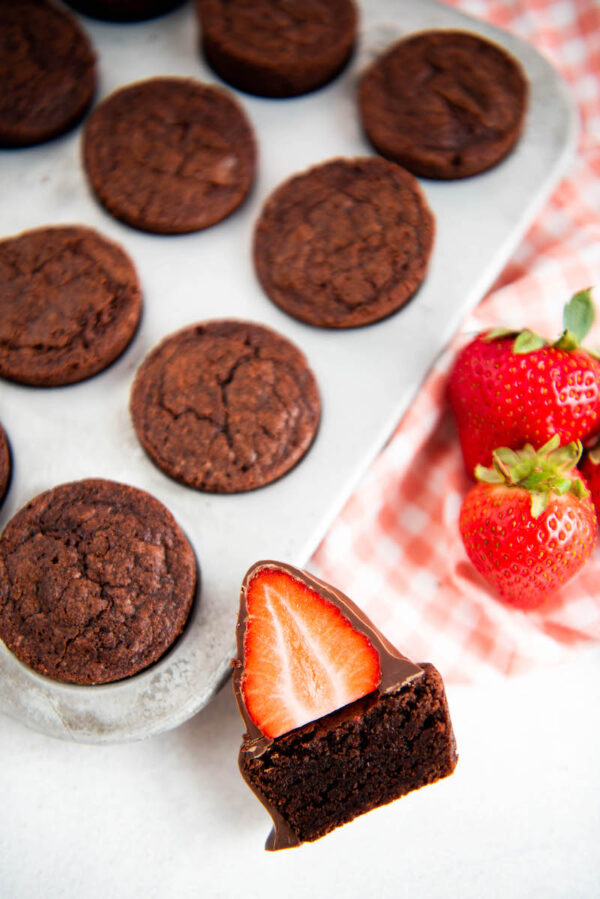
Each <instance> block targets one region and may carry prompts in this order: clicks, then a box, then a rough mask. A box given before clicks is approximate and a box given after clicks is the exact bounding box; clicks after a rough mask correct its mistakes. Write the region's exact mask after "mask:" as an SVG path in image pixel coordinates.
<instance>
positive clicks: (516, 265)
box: [309, 0, 600, 682]
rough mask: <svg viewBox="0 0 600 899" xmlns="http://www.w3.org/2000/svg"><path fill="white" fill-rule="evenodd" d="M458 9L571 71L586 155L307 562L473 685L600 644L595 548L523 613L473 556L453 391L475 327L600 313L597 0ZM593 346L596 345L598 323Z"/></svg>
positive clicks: (383, 624) (487, 3) (555, 324)
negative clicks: (587, 299) (585, 308)
mask: <svg viewBox="0 0 600 899" xmlns="http://www.w3.org/2000/svg"><path fill="white" fill-rule="evenodd" d="M451 5H453V6H456V7H458V8H460V9H461V10H462V11H464V12H467V13H471V14H472V15H475V16H478V17H479V18H482V19H486V20H487V21H489V22H493V23H494V24H496V25H499V26H500V27H502V28H505V29H507V30H509V31H513V32H514V33H516V34H518V35H519V36H521V37H523V38H525V39H526V40H527V41H529V42H530V43H531V44H533V45H534V46H535V47H536V48H537V49H538V50H540V51H541V52H542V53H543V54H545V55H546V57H547V58H549V59H550V61H551V62H552V63H553V64H554V66H555V67H556V68H557V69H558V70H559V71H561V72H562V74H563V75H564V76H565V78H566V79H567V81H568V82H569V84H570V86H571V89H572V93H573V97H574V99H575V101H576V103H577V105H578V108H579V113H580V118H581V136H580V142H579V148H578V155H577V159H576V162H575V163H574V165H573V167H572V169H571V170H570V173H569V175H568V177H567V178H565V180H564V181H563V182H562V183H561V185H560V186H559V188H558V190H557V191H556V192H555V194H554V195H553V197H552V199H551V201H550V202H549V203H548V204H547V205H546V207H545V209H544V210H543V212H542V213H541V214H540V216H539V218H538V220H537V221H536V222H535V224H534V226H533V227H532V228H531V230H530V231H529V233H528V234H527V236H526V238H525V239H524V241H523V242H522V244H521V246H520V247H519V248H518V250H517V252H516V253H515V255H514V256H513V258H512V259H511V261H510V262H509V264H508V265H507V266H506V268H505V270H504V271H503V272H502V274H501V276H500V278H499V279H498V281H497V282H496V284H495V286H494V288H493V290H492V292H491V293H490V294H489V295H488V296H487V297H486V298H485V299H484V300H483V301H482V302H481V304H480V305H479V307H478V308H477V309H476V310H475V312H474V313H472V314H471V315H469V316H468V317H467V318H466V319H465V321H464V322H463V325H462V327H461V330H460V333H459V334H458V335H457V337H456V338H455V340H454V341H453V343H452V345H451V347H450V348H449V349H448V350H447V351H446V352H445V353H444V354H443V356H442V357H441V358H439V359H438V360H437V361H436V363H435V365H434V368H433V370H432V371H431V373H430V374H429V376H428V378H427V380H426V382H425V383H424V385H423V387H422V388H421V390H420V393H419V394H418V396H417V398H416V399H415V401H414V402H413V404H412V406H411V408H410V410H409V411H408V412H407V414H406V415H405V416H404V418H403V419H402V421H401V422H400V424H399V426H398V428H397V430H396V431H395V433H394V435H393V437H392V439H391V440H390V442H389V443H388V444H387V446H386V447H385V449H384V450H383V451H382V453H381V454H380V455H379V457H378V458H377V460H376V461H375V463H374V464H373V465H372V467H371V469H370V471H369V472H368V474H367V476H366V478H364V480H363V482H362V483H361V485H360V487H359V488H358V489H357V490H356V492H355V493H354V494H353V496H352V497H351V498H350V500H349V501H348V502H347V504H346V506H345V508H344V509H343V511H342V512H341V513H340V515H339V516H338V518H337V519H336V521H335V523H334V524H333V526H332V527H331V529H330V531H329V533H328V534H327V536H326V538H325V539H324V541H323V542H322V544H321V546H320V547H319V549H318V550H317V552H316V553H315V555H314V556H313V558H312V560H311V563H310V566H309V567H310V568H311V569H312V570H314V571H316V572H317V573H318V574H319V575H320V576H321V577H322V578H324V579H325V580H327V581H329V582H330V583H333V584H335V585H336V586H337V587H339V588H340V589H342V590H344V591H345V592H346V593H348V595H349V596H351V597H352V598H353V599H354V600H355V602H357V603H358V604H359V605H361V606H362V608H363V609H364V610H365V611H366V612H367V614H368V615H370V616H371V618H373V620H374V621H375V622H376V624H377V625H378V626H379V627H380V628H381V630H382V631H384V633H385V634H386V635H387V636H388V637H389V639H391V640H392V642H394V643H396V645H397V646H398V647H399V649H401V650H402V651H403V652H405V653H406V654H407V655H409V656H411V657H412V658H414V659H416V660H423V661H432V662H433V663H434V664H435V665H436V666H437V667H438V668H439V669H440V671H441V672H442V674H443V675H444V677H445V678H446V679H447V680H449V681H451V682H452V681H454V682H456V681H463V682H464V681H472V680H475V679H477V680H480V679H481V678H482V677H483V676H486V675H487V676H489V675H493V674H496V675H497V674H498V673H500V674H511V673H514V672H518V671H524V670H526V669H528V668H531V667H533V666H536V665H540V664H547V663H551V662H557V661H559V660H561V659H563V658H564V657H566V656H567V655H568V654H569V653H572V652H574V651H577V650H578V649H579V648H580V647H581V646H583V645H586V644H587V645H590V644H592V643H593V641H598V640H600V547H599V546H597V547H596V549H595V551H594V555H593V556H592V559H591V560H590V562H589V563H588V564H587V566H586V567H585V568H584V569H583V571H582V572H581V573H580V574H579V575H577V577H576V578H575V579H574V580H573V581H571V582H570V583H569V584H567V585H566V586H565V587H563V588H562V590H560V591H559V592H558V593H557V594H556V596H555V597H554V598H553V599H552V600H549V601H547V603H546V604H545V605H544V606H543V608H542V609H540V610H537V611H535V612H527V613H525V612H521V611H519V610H515V609H512V608H510V607H508V606H506V605H503V604H502V603H501V602H500V601H498V600H497V599H495V598H494V596H493V595H492V593H491V591H490V590H489V589H488V587H487V585H486V583H485V582H484V580H483V579H482V578H481V577H480V576H479V575H478V574H477V572H476V571H475V569H474V567H473V566H472V564H471V563H470V562H469V560H468V558H467V556H466V553H465V551H464V548H463V545H462V541H461V539H460V536H459V532H458V513H459V509H460V505H461V502H462V499H463V497H464V495H465V493H466V491H467V490H468V488H469V486H470V483H469V482H468V481H467V479H466V476H465V475H464V472H463V467H462V458H461V455H460V450H459V446H458V440H457V435H456V429H455V426H454V422H453V419H452V415H451V413H450V411H449V409H448V405H447V401H446V396H445V390H446V383H447V377H448V371H449V368H450V366H451V364H452V361H453V359H454V357H455V355H456V352H457V349H458V348H459V347H461V346H462V345H464V343H466V342H467V341H468V340H469V339H471V337H472V336H474V334H475V333H476V332H477V331H481V330H483V329H485V328H489V327H491V326H495V325H500V324H503V325H508V326H511V327H515V328H520V327H524V326H527V327H529V328H532V329H534V330H537V331H540V332H541V333H543V334H545V335H547V336H548V337H555V336H558V333H559V331H560V329H561V327H562V307H563V305H564V303H565V302H566V300H567V299H569V297H570V296H571V295H572V294H573V293H575V292H576V291H577V290H580V289H581V288H583V287H589V286H591V285H596V290H595V295H594V296H595V301H596V305H597V308H598V310H599V313H600V5H599V3H598V2H597V0H555V2H552V0H452V2H451ZM599 318H600V314H599ZM587 343H588V345H590V346H597V345H599V344H600V323H597V324H596V325H595V326H594V330H593V332H592V334H591V335H590V336H589V337H588V338H587Z"/></svg>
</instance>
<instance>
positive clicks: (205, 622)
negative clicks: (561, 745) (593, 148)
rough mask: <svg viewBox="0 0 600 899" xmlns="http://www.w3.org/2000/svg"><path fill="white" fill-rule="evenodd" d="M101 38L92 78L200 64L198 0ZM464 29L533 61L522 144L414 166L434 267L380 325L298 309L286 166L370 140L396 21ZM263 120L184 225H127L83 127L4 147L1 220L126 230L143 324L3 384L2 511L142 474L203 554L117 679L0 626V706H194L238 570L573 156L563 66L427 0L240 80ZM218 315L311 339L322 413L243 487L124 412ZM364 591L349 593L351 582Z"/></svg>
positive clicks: (287, 547) (155, 713) (318, 484)
mask: <svg viewBox="0 0 600 899" xmlns="http://www.w3.org/2000/svg"><path fill="white" fill-rule="evenodd" d="M82 22H83V24H84V27H85V28H86V30H87V31H88V33H89V35H90V37H91V39H92V41H93V43H94V45H95V47H96V50H97V53H98V57H99V74H100V79H99V97H102V96H104V95H106V94H107V93H109V92H110V91H111V90H113V89H115V88H116V87H118V86H120V85H123V84H126V83H128V82H130V81H134V80H137V79H140V78H144V77H150V76H153V75H156V74H172V75H185V76H190V77H196V78H200V79H202V80H206V81H209V82H215V81H217V79H216V76H214V75H213V73H212V72H211V71H210V69H209V68H208V67H207V66H206V65H205V63H204V62H203V60H202V59H201V57H200V55H199V53H198V36H197V28H196V25H195V22H194V16H193V9H192V8H191V5H188V6H186V7H184V8H181V9H179V10H177V11H175V12H173V13H171V14H169V15H167V16H164V17H163V18H161V19H156V20H155V21H153V22H147V23H142V24H138V25H129V26H119V25H109V24H104V23H100V22H93V21H92V20H90V19H82ZM437 27H452V28H457V27H458V28H465V29H468V30H472V31H474V32H476V33H478V34H481V35H483V36H485V37H489V38H491V39H492V40H496V41H498V42H499V43H500V44H502V45H503V46H504V47H505V48H506V49H508V51H509V52H511V53H512V54H513V55H514V56H516V58H517V59H518V60H520V62H521V64H522V65H523V67H524V68H525V70H526V73H527V75H528V77H529V80H530V84H531V97H530V107H529V112H528V116H527V121H526V127H525V130H524V133H523V136H522V138H521V140H520V142H519V144H518V145H517V147H516V149H515V151H514V152H513V153H512V154H511V155H510V156H509V157H508V158H507V159H506V160H505V161H504V162H502V163H501V164H500V165H498V166H497V167H496V168H494V169H492V170H490V171H489V172H486V173H484V174H482V175H479V176H476V177H474V178H471V179H467V180H464V181H457V182H434V181H425V180H423V181H422V182H421V183H422V186H423V188H424V190H425V193H426V196H427V198H428V201H429V204H430V206H431V208H432V210H433V212H434V214H435V216H436V221H437V233H436V241H435V246H434V251H433V256H432V260H431V264H430V268H429V273H428V275H427V277H426V280H425V283H424V284H423V286H422V287H421V289H420V290H419V292H418V293H417V295H416V296H415V298H414V299H413V300H412V301H411V302H410V303H409V304H408V305H407V306H406V307H405V308H404V309H402V310H400V312H398V313H397V314H395V315H394V316H392V317H391V318H388V319H386V320H385V321H382V322H379V323H377V324H374V325H370V326H368V327H365V328H357V329H354V330H350V331H342V332H331V331H327V330H321V329H317V328H312V327H310V326H308V325H303V324H301V323H300V322H297V321H295V320H294V319H291V318H289V317H288V316H286V315H285V314H284V313H283V312H281V311H280V310H279V309H278V308H277V307H275V306H274V305H273V304H272V303H271V302H270V301H269V300H268V299H267V297H266V296H265V295H264V293H263V292H262V290H261V289H260V287H259V284H258V282H257V279H256V277H255V274H254V271H253V267H252V259H251V241H252V230H253V225H254V222H255V220H256V218H257V216H258V214H259V211H260V208H261V206H262V203H263V202H264V200H265V198H266V196H267V195H268V194H269V193H270V192H271V191H272V190H273V189H274V188H275V187H276V186H277V185H278V184H279V183H280V182H281V181H282V180H283V179H284V178H286V177H288V176H289V175H291V174H293V173H296V172H299V171H302V170H304V169H306V168H307V167H309V166H310V165H313V164H315V163H317V162H319V161H322V160H325V159H329V158H332V157H334V156H338V155H345V156H354V155H364V154H370V153H371V152H372V150H371V148H370V147H369V145H368V143H367V141H366V139H365V137H364V136H363V134H362V132H361V128H360V122H359V118H358V114H357V110H356V103H355V88H356V81H357V76H358V73H359V72H360V71H361V70H362V68H363V67H364V65H365V64H366V63H368V62H369V61H370V60H371V59H372V58H373V56H374V54H375V53H377V52H379V51H380V50H381V49H383V47H384V46H386V45H388V44H389V43H391V42H392V41H393V40H395V39H397V38H399V37H401V36H402V35H404V34H408V33H409V32H412V31H416V30H419V29H424V28H437ZM236 96H237V98H238V99H239V100H240V102H241V103H242V105H243V106H244V108H245V110H246V112H247V113H248V116H249V118H250V120H251V121H252V123H253V125H254V128H255V130H256V134H257V138H258V144H259V165H258V177H257V180H256V183H255V186H254V189H253V191H252V193H251V195H250V197H249V199H248V200H247V201H246V203H245V204H244V205H243V207H241V209H239V210H238V211H237V212H235V213H234V214H233V215H232V216H231V217H230V218H228V219H226V220H224V221H223V222H221V223H220V224H218V225H215V226H214V227H212V228H210V229H208V230H206V231H202V232H198V233H196V234H190V235H185V236H178V237H157V236H153V235H150V234H143V233H141V232H136V231H133V230H130V229H129V228H127V227H126V226H125V225H122V224H120V223H119V222H117V221H115V220H113V219H112V218H110V216H109V215H108V214H107V213H105V212H104V211H103V210H102V208H101V207H100V206H99V205H98V204H97V203H96V201H95V200H94V198H93V196H92V194H91V192H90V190H89V188H88V185H87V183H86V179H85V175H84V172H83V169H82V166H81V164H80V139H81V129H77V130H75V131H74V132H72V133H71V134H69V135H66V136H64V137H62V138H58V139H56V140H54V141H52V142H50V143H48V144H45V145H41V146H39V147H33V148H29V149H25V150H19V151H3V152H2V153H1V154H0V180H1V189H2V198H3V202H2V204H1V206H0V233H1V234H3V235H7V236H8V235H11V234H16V233H17V232H19V231H21V230H24V229H26V228H31V227H36V226H39V225H44V224H64V223H71V222H74V223H78V222H80V223H82V224H86V225H90V226H91V227H95V228H97V229H98V230H99V231H100V232H101V233H103V234H106V235H107V237H109V238H112V239H114V240H116V241H118V242H120V243H121V244H122V245H123V246H124V248H125V249H126V250H127V252H128V253H129V254H130V255H131V257H132V259H133V260H134V262H135V263H136V266H137V268H138V272H139V275H140V279H141V282H142V287H143V290H144V300H145V307H144V312H143V317H142V323H141V326H140V329H139V331H138V333H137V336H136V337H135V339H134V341H133V343H132V345H131V346H130V348H129V349H128V350H127V351H126V352H125V354H124V355H123V356H122V357H121V358H120V359H119V360H118V361H117V362H116V363H115V364H113V365H112V367H111V368H109V369H108V370H107V371H105V372H103V373H101V374H99V375H97V376H96V377H95V378H92V379H91V380H89V381H85V382H83V383H81V384H76V385H72V386H70V387H63V388H53V389H33V388H27V387H21V386H19V385H16V384H9V383H7V382H1V383H0V421H2V423H3V425H4V427H5V429H6V431H7V434H8V435H9V438H10V441H11V445H12V450H13V460H14V473H13V480H12V483H11V487H10V490H9V493H8V495H7V498H6V500H5V503H4V505H3V507H2V509H1V511H0V527H4V525H5V524H6V522H7V521H8V519H9V518H10V517H11V516H12V515H13V514H14V513H15V512H16V511H17V509H19V508H20V507H21V506H22V505H24V504H25V503H26V502H27V501H28V500H29V499H30V498H31V497H32V496H34V495H35V494H37V493H39V492H40V491H42V490H44V489H47V488H48V487H51V486H54V485H56V484H59V483H62V482H65V481H69V480H74V479H76V478H83V477H90V476H94V477H105V478H111V479H113V480H116V481H122V482H124V483H127V484H132V485H133V486H136V487H140V488H142V489H145V490H148V491H149V492H150V493H151V494H153V495H154V496H156V497H157V498H158V499H159V500H161V501H162V502H163V503H164V504H165V505H166V506H167V507H168V508H169V509H170V510H171V512H172V513H173V514H174V516H175V518H176V519H177V521H178V522H179V524H180V525H181V526H182V528H183V529H184V531H185V532H186V533H187V535H188V537H189V539H190V541H191V543H192V545H193V546H194V548H195V551H196V553H197V556H198V560H199V564H200V569H201V575H202V589H201V595H200V598H199V602H197V604H196V607H195V609H194V611H193V613H192V616H191V619H190V621H189V624H188V626H187V629H186V631H185V632H184V634H183V636H182V637H181V638H180V639H179V641H178V642H177V644H176V645H175V647H174V648H173V649H172V650H171V651H170V652H169V653H168V654H167V655H166V656H165V657H164V658H163V659H162V660H161V661H159V662H158V663H156V664H155V665H154V666H152V667H151V668H149V669H148V670H146V671H145V672H143V673H141V674H139V675H136V676H135V677H132V678H129V679H128V680H124V681H121V682H118V683H115V684H110V685H106V686H98V687H73V686H68V685H63V684H59V683H57V682H54V681H51V680H48V679H47V678H44V677H42V676H39V675H36V674H35V673H34V672H32V671H30V670H29V669H28V668H27V667H25V666H24V665H22V664H20V663H19V662H18V661H17V660H16V659H15V658H14V657H13V656H12V654H10V653H9V652H8V651H7V650H6V648H5V647H4V645H3V644H1V643H0V710H1V711H3V712H5V713H7V714H10V715H12V716H14V717H16V718H18V719H20V720H21V721H23V722H24V723H25V724H27V725H29V726H30V727H33V728H35V729H37V730H39V731H42V732H44V733H48V734H52V735H54V736H57V737H62V738H65V739H70V740H76V741H82V742H85V741H87V742H111V741H119V740H127V739H140V738H143V737H147V736H150V735H152V734H156V733H159V732H161V731H164V730H167V729H169V728H171V727H175V726H176V725H178V724H180V723H181V722H183V721H184V720H186V719H187V718H188V717H190V716H191V715H193V714H194V713H195V712H197V711H198V710H199V709H201V708H202V707H203V706H204V705H205V704H206V703H208V702H209V701H210V699H211V698H212V697H213V696H214V695H215V693H216V691H217V690H218V689H219V687H220V685H221V684H222V683H223V681H224V679H225V678H226V677H227V674H228V670H229V662H230V658H231V656H232V655H233V654H234V645H235V641H234V627H235V620H236V615H237V605H238V593H239V586H240V583H241V581H242V578H243V576H244V573H245V571H246V569H247V568H248V567H249V566H250V565H251V564H252V563H253V562H255V561H257V560H258V559H260V558H273V559H281V560H282V561H286V562H289V563H292V564H297V565H304V564H306V562H307V561H308V559H309V557H310V554H311V552H312V551H313V550H314V549H315V548H316V546H317V544H318V542H319V540H320V539H321V537H322V536H323V534H324V533H325V531H326V529H327V526H328V525H329V524H330V522H331V521H332V519H333V517H334V515H335V513H336V512H337V511H338V510H339V508H340V506H341V504H342V503H343V501H344V499H345V498H346V497H347V496H348V494H349V493H350V491H351V489H352V487H353V486H354V485H355V484H356V482H357V480H358V479H359V477H360V476H361V474H362V473H363V472H364V470H365V469H366V467H367V466H368V464H369V462H370V461H371V460H372V458H373V457H374V455H375V454H376V452H377V451H378V449H379V448H380V447H381V446H382V444H383V442H384V441H385V439H386V438H387V437H388V436H389V434H390V432H391V430H392V429H393V427H394V425H395V424H396V423H397V422H398V420H399V418H400V416H401V415H402V413H403V411H404V410H405V409H406V408H407V406H408V405H409V403H410V401H411V399H412V397H413V396H414V394H415V392H416V391H417V389H418V387H419V385H420V383H421V382H422V379H423V377H424V376H425V374H426V372H427V370H428V368H429V366H430V365H431V363H432V361H433V360H434V358H435V356H436V355H437V354H438V353H439V352H440V351H441V349H442V348H443V347H444V345H445V344H446V343H447V341H448V340H449V339H450V337H451V336H452V334H453V333H454V331H455V330H456V328H457V327H458V325H459V323H460V320H461V318H462V317H463V316H464V314H465V313H466V312H467V311H468V310H469V309H470V308H472V307H473V306H474V305H475V304H476V303H477V302H478V301H479V299H481V297H482V295H483V293H484V291H485V290H486V288H487V287H489V285H490V284H491V283H492V281H493V279H494V277H495V276H496V275H497V274H498V272H499V270H500V269H501V267H502V265H503V264H504V262H505V261H506V259H507V258H508V256H509V255H510V253H511V251H512V250H513V249H514V247H515V246H516V244H517V243H518V241H519V239H520V237H521V236H522V234H523V232H524V231H525V228H526V227H527V225H528V224H529V223H530V222H531V220H532V218H533V216H534V215H535V213H536V212H537V211H538V210H539V209H540V207H541V205H542V203H543V202H544V200H545V199H546V198H547V197H548V195H549V194H550V191H551V190H552V188H553V187H554V186H555V184H556V183H557V181H558V179H559V177H560V176H561V174H562V173H563V172H564V171H565V169H566V167H567V165H568V163H569V162H570V160H571V159H572V156H573V151H574V147H575V141H576V134H577V126H576V116H575V112H574V108H573V106H572V103H571V100H570V98H569V96H568V93H567V90H566V88H565V85H564V83H563V82H562V80H561V78H560V76H559V75H558V74H557V73H556V72H555V71H554V70H553V68H552V67H551V66H550V64H549V63H548V62H547V61H546V60H545V59H544V58H543V57H542V56H540V54H538V53H537V51H535V50H534V49H533V48H532V47H530V46H529V45H527V44H526V43H524V42H523V41H521V40H519V39H517V38H516V37H512V36H510V35H508V34H506V33H504V32H501V31H499V30H497V29H495V28H493V27H492V26H488V25H486V24H484V23H481V22H478V21H476V20H474V19H471V18H469V17H467V16H464V15H462V14H460V13H458V12H456V11H455V10H453V9H450V8H448V7H445V6H442V5H439V4H437V3H435V2H433V0H419V2H411V0H369V2H363V3H362V24H361V29H360V44H359V49H358V52H357V53H356V55H355V57H354V59H353V61H352V63H351V64H350V66H349V67H348V68H347V69H346V70H345V72H344V73H343V74H342V75H341V76H340V77H339V78H338V79H336V80H335V81H334V82H332V83H331V84H330V85H329V86H327V87H325V88H323V89H322V90H320V91H318V92H316V93H314V94H310V95H307V96H304V97H298V98H296V99H291V100H285V101H278V100H265V99H260V98H256V97H250V96H246V95H244V94H241V93H236ZM216 317H231V318H242V319H247V320H251V321H257V322H260V323H263V324H266V325H268V326H270V327H272V328H274V329H275V330H276V331H279V332H280V333H281V334H283V335H284V336H286V337H288V338H289V339H291V340H292V341H293V342H294V343H295V344H296V345H297V346H299V347H300V349H302V350H303V352H304V353H305V354H306V356H307V358H308V361H309V363H310V365H311V367H312V368H313V371H314V372H315V374H316V376H317V379H318V381H319V386H320V390H321V395H322V400H323V416H322V421H321V426H320V430H319V433H318V435H317V438H316V441H315V443H314V445H313V447H312V448H311V450H310V452H309V453H308V454H307V455H306V457H305V458H304V459H303V460H302V461H301V462H300V464H299V465H298V466H297V467H296V468H295V469H293V470H292V471H291V472H290V473H289V474H288V475H286V476H285V477H284V478H282V479H281V480H280V481H277V482H276V483H274V484H271V485H270V486H268V487H265V488H262V489H260V490H256V491H254V492H252V493H247V494H237V495H229V496H219V495H210V494H202V493H198V492H196V491H194V490H190V489H187V488H185V487H183V486H181V485H179V484H177V483H175V482H174V481H171V480H170V479H169V478H167V477H166V476H165V475H163V474H162V473H161V472H160V471H159V470H158V469H157V468H155V467H154V466H153V464H152V463H151V462H150V460H149V459H148V458H147V457H146V456H145V454H144V452H143V450H142V448H141V446H140V444H139V442H138V440H137V438H136V436H135V434H134V431H133V428H132V425H131V421H130V417H129V412H128V402H129V390H130V385H131V382H132V379H133V376H134V373H135V371H136V369H137V367H138V365H139V364H140V363H141V361H142V359H143V358H144V356H145V355H146V353H147V352H148V351H149V350H150V349H151V347H153V346H154V345H155V344H156V343H157V342H158V341H159V340H160V339H161V338H162V337H163V336H165V335H166V334H168V333H171V332H172V331H174V330H176V329H177V328H180V327H183V326H184V325H187V324H190V323H193V322H196V321H201V320H204V319H210V318H216ZM354 599H355V601H357V602H358V603H360V597H354Z"/></svg>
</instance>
